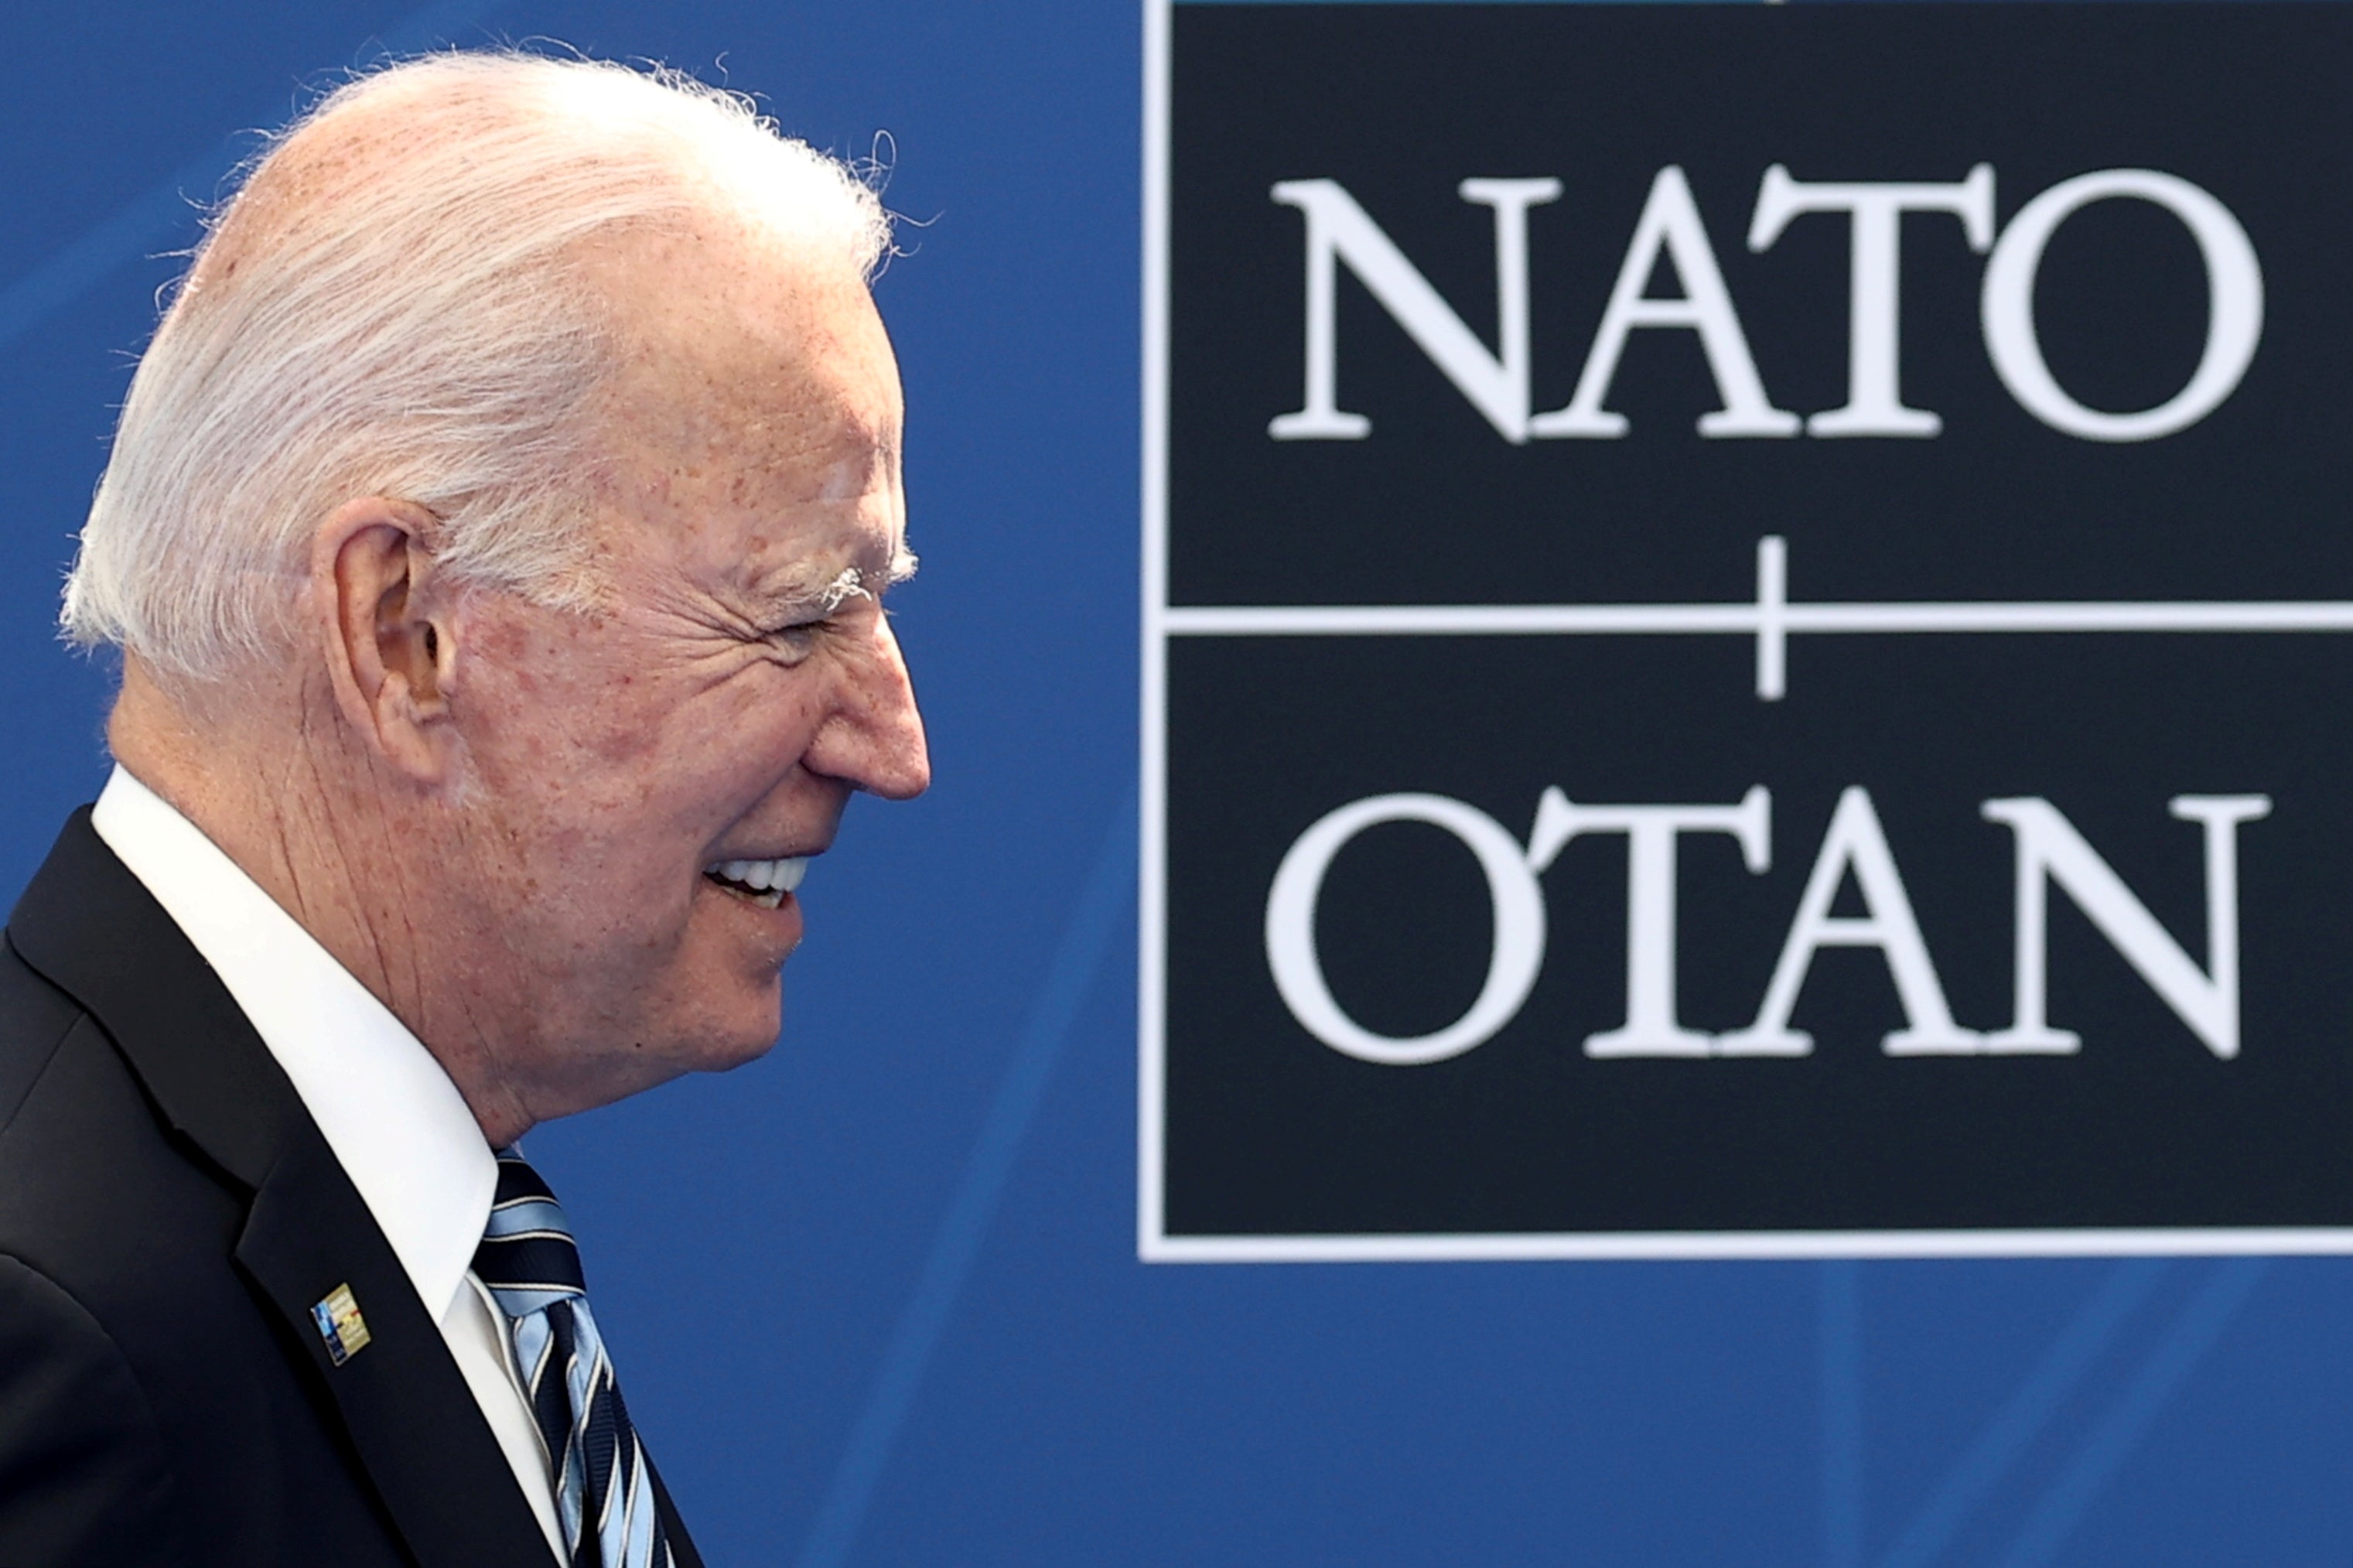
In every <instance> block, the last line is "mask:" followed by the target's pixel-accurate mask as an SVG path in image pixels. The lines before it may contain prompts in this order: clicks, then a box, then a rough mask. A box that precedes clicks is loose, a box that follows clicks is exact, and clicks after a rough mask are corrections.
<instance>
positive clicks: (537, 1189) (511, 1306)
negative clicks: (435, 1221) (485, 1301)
mask: <svg viewBox="0 0 2353 1568" xmlns="http://www.w3.org/2000/svg"><path fill="white" fill-rule="evenodd" d="M474 1275H475V1277H477V1278H479V1279H480V1280H481V1282H482V1283H483V1285H485V1286H487V1287H489V1288H490V1292H491V1297H492V1298H494V1299H496V1300H497V1302H498V1304H499V1307H500V1308H501V1310H502V1311H504V1312H505V1313H506V1315H507V1316H508V1317H510V1318H527V1317H529V1316H531V1315H532V1314H533V1313H534V1312H537V1311H541V1310H543V1308H546V1307H548V1306H549V1305H550V1304H552V1303H554V1302H556V1301H562V1300H565V1299H568V1298H575V1297H579V1296H583V1295H586V1293H587V1285H586V1280H585V1279H584V1278H583V1277H582V1275H581V1273H580V1248H579V1246H578V1245H576V1244H575V1242H574V1241H573V1239H572V1225H571V1224H570V1222H569V1221H567V1220H565V1217H564V1205H563V1204H561V1203H559V1202H556V1201H555V1193H554V1191H553V1190H552V1189H551V1188H549V1186H548V1184H547V1183H546V1182H545V1181H543V1180H542V1179H541V1177H540V1174H539V1172H538V1171H534V1170H533V1169H532V1168H531V1163H530V1161H528V1160H525V1159H523V1157H522V1155H520V1154H518V1153H516V1152H515V1151H514V1150H511V1149H509V1150H501V1151H500V1153H499V1185H498V1191H497V1192H496V1193H495V1194H494V1195H493V1196H492V1198H491V1220H490V1224H489V1225H488V1226H487V1227H486V1228H485V1229H484V1231H483V1233H482V1241H481V1245H480V1246H478V1247H476V1248H475V1249H474Z"/></svg>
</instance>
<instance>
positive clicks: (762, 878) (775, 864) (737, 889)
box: [702, 854, 809, 909]
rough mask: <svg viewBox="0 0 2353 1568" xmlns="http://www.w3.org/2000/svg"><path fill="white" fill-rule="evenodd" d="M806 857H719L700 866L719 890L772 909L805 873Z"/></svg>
mask: <svg viewBox="0 0 2353 1568" xmlns="http://www.w3.org/2000/svg"><path fill="white" fill-rule="evenodd" d="M808 863H809V857H808V856H807V855H805V854H799V855H789V856H786V857H785V858H783V859H780V860H723V861H719V862H717V863H713V864H711V865H706V866H704V867H703V868H702V874H703V875H704V877H706V878H707V879H709V881H710V882H711V883H712V885H715V886H717V887H718V888H720V889H721V890H722V891H723V892H727V893H732V894H733V895H735V896H736V897H738V898H741V899H743V900H744V901H745V902H746V903H749V904H756V905H758V906H760V907H761V908H763V909H774V908H776V906H778V905H780V904H782V903H783V902H784V901H785V895H786V894H787V893H790V892H791V891H792V890H793V889H794V888H796V887H798V886H799V885H801V878H802V877H804V876H806V875H807V874H808Z"/></svg>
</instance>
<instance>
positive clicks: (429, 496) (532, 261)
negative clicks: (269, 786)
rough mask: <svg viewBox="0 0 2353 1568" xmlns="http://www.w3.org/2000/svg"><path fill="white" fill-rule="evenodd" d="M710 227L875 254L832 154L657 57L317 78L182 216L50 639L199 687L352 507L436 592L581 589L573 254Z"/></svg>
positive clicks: (860, 267) (605, 329)
mask: <svg viewBox="0 0 2353 1568" xmlns="http://www.w3.org/2000/svg"><path fill="white" fill-rule="evenodd" d="M710 216H716V217H721V218H723V219H724V220H727V221H730V222H732V223H733V224H735V225H737V226H739V227H743V228H747V229H748V230H749V232H751V233H753V234H754V235H757V236H764V237H769V236H772V237H774V238H776V239H777V240H780V241H782V242H784V243H786V244H787V245H789V246H791V247H792V248H793V250H792V254H793V256H794V258H795V259H796V260H797V261H803V262H804V263H805V264H807V265H810V266H815V267H820V268H824V267H833V266H839V267H843V268H848V269H851V270H854V271H855V273H856V275H857V276H859V277H860V279H870V278H871V275H872V273H873V270H874V268H875V266H876V265H877V263H878V262H879V261H880V260H881V258H882V256H883V255H884V254H885V253H886V252H887V250H888V249H889V245H890V220H889V217H888V216H887V215H886V214H885V213H884V212H883V210H882V207H881V203H880V202H879V200H878V199H877V198H876V196H875V195H874V193H873V192H872V191H871V189H869V188H868V186H867V185H865V184H864V183H862V182H861V181H860V179H859V178H858V177H857V175H856V173H855V171H853V170H852V169H851V168H850V167H849V166H848V165H847V164H843V163H842V162H840V161H839V160H838V159H836V158H833V157H831V156H828V155H827V154H823V153H819V152H818V151H817V150H815V149H813V148H811V147H809V146H807V144H805V143H800V142H796V141H792V140H789V139H786V138H785V137H783V136H781V135H779V134H778V133H777V132H776V128H775V126H774V124H773V123H772V122H769V121H767V120H765V119H762V118H761V117H760V116H759V115H758V114H757V113H756V111H754V108H753V107H752V105H751V104H750V103H749V102H748V101H745V100H744V99H743V98H741V97H738V96H735V95H733V94H731V93H727V92H723V91H720V90H717V89H714V88H711V87H707V86H705V85H703V84H702V83H700V82H696V81H694V80H692V79H688V78H685V77H681V76H679V75H676V74H673V73H670V72H667V71H658V70H638V69H632V68H628V67H624V66H619V65H612V64H607V63H604V62H600V61H590V60H581V59H565V58H545V57H543V56H535V55H524V54H518V53H512V52H504V51H499V52H459V53H448V54H438V55H432V56H428V57H426V58H420V59H414V60H409V61H406V62H404V63H401V64H397V65H394V66H391V67H388V68H386V69H382V70H378V71H376V72H375V73H374V74H371V75H367V76H364V77H361V78H359V79H355V80H353V81H351V82H348V83H346V84H345V85H343V87H341V88H339V89H337V90H335V91H333V92H332V93H331V94H329V95H328V96H327V97H325V98H324V99H322V101H320V102H319V103H318V104H317V105H315V106H314V107H313V108H312V109H311V111H309V112H308V113H307V114H305V115H303V116H302V117H301V120H299V121H298V122H296V123H295V124H294V125H292V126H291V127H290V128H289V129H288V130H287V131H286V132H284V133H283V134H282V135H280V137H279V138H277V139H276V140H275V142H274V143H273V144H272V145H271V147H270V148H269V151H268V153H267V154H266V155H265V156H263V157H261V158H260V159H259V160H258V161H257V162H256V163H255V164H253V166H252V167H251V170H250V172H249V174H248V177H247V179H246V180H245V182H244V185H243V187H242V189H241V190H240V191H239V193H238V194H237V196H235V197H234V198H233V199H231V200H230V201H229V202H228V203H227V206H226V207H223V208H222V209H221V210H220V211H219V213H218V215H217V216H216V218H215V220H214V221H213V222H212V223H210V224H209V225H208V226H207V233H206V238H205V239H204V241H203V243H202V244H201V245H199V246H198V248H197V249H196V251H195V259H194V260H193V262H192V264H191V266H190V268H189V271H188V275H187V279H186V281H185V283H184V284H183V286H182V287H181V289H180V291H179V292H178V294H177V296H176V297H175V298H174V300H173V302H172V303H171V305H170V308H169V309H167V310H166V311H165V312H164V317H163V321H162V323H161V324H160V325H159V326H158V328H157V330H156V333H155V336H154V340H153V343H152V344H150V345H149V347H148V349H147V352H146V354H145V355H143V356H142V359H141V361H140V364H139V368H138V372H137V374H136V375H135V376H133V377H132V383H131V391H130V395H129V397H128V398H127V399H126V400H125V402H124V404H123V408H122V414H121V420H120V422H119V424H118V425H117V428H116V431H115V437H114V448H113V452H112V456H111V460H110V461H109V463H108V465H107V470H106V474H105V477H104V479H103V480H101V481H100V484H99V488H98V493H97V496H96V498H95V500H94V501H93V502H92V503H91V506H90V517H89V521H88V523H87V524H85V526H84V527H83V530H82V534H81V543H80V550H79V556H78V557H77V558H76V560H75V563H74V567H73V572H72V575H71V577H69V580H68V582H67V585H66V591H65V607H64V612H63V616H62V621H63V624H64V628H65V630H66V632H67V634H68V635H69V637H70V638H71V639H72V640H73V641H75V642H77V643H79V644H82V645H84V646H92V645H96V644H99V643H107V642H111V643H114V644H117V645H119V646H121V648H123V649H125V650H127V651H128V652H132V653H134V654H136V655H137V656H138V657H139V658H141V659H142V660H143V661H146V662H149V663H151V664H152V665H153V666H155V667H156V668H157V669H158V670H159V672H164V673H174V674H177V675H180V676H184V677H187V678H190V679H194V680H197V681H214V680H219V679H222V678H224V677H226V676H227V675H229V674H231V673H234V672H235V671H236V670H237V668H238V667H239V666H240V663H241V662H243V661H246V660H249V659H250V658H252V657H253V656H255V655H257V654H262V653H265V652H269V650H270V649H271V648H272V646H273V643H274V641H275V640H277V639H280V638H282V636H283V635H284V634H285V631H286V628H287V626H288V624H289V622H288V617H289V613H290V609H291V608H292V606H293V603H294V601H295V598H296V595H297V594H298V593H299V592H300V590H301V583H302V580H303V577H304V574H305V573H306V571H307V569H308V548H309V539H310V536H311V533H312V531H313V530H314V529H315V528H316V526H317V524H319V523H320V522H321V521H322V520H323V519H324V518H325V517H326V516H327V515H328V514H330V513H332V511H333V510H334V509H335V508H336V507H337V506H339V505H341V504H342V503H344V502H346V501H349V500H353V499H355V498H358V497H362V496H371V495H380V496H385V497H387V498H391V499H395V500H401V501H406V502H410V503H415V504H417V505H418V506H421V507H423V508H424V509H426V510H427V512H429V513H431V514H433V515H434V516H435V517H436V518H438V519H439V521H440V529H439V531H438V535H437V536H436V537H435V538H434V539H433V540H432V541H431V544H432V546H433V548H434V551H435V556H436V559H437V561H438V563H439V564H440V566H441V567H442V568H443V569H444V570H446V571H447V572H448V573H449V574H451V576H452V577H454V578H456V579H457V580H459V581H461V582H465V583H471V584H480V585H485V586H490V587H495V588H504V589H507V590H510V591H513V592H517V593H521V594H523V595H526V596H528V597H530V598H532V599H535V600H537V601H539V602H542V603H549V604H568V605H573V606H585V605H586V604H587V603H589V602H592V601H593V599H594V597H595V592H596V584H595V583H594V582H593V581H592V580H591V571H590V555H589V551H590V548H591V546H592V544H593V541H592V540H590V539H589V538H588V537H587V536H586V534H587V529H586V515H585V511H586V509H585V505H584V496H583V491H582V483H581V480H580V478H579V475H580V472H581V471H582V470H583V469H584V468H585V467H586V463H587V461H588V459H589V457H590V451H591V447H592V445H593V442H594V438H595V433H596V432H595V430H594V429H593V426H594V423H595V421H594V420H593V419H592V418H589V417H588V406H589V404H590V402H591V399H592V397H593V395H594V394H595V393H596V390H597V389H598V387H600V385H601V384H602V382H603V381H604V379H605V377H606V376H607V374H608V373H609V371H610V369H611V368H612V366H613V363H614V355H613V352H612V350H613V347H614V343H615V339H614V334H613V330H612V325H611V320H610V318H611V315H612V313H613V309H614V304H615V302H607V301H600V300H599V299H597V298H596V294H595V291H594V290H593V289H592V288H591V287H590V286H589V284H588V283H587V281H586V276H585V272H584V270H583V269H582V267H581V266H580V265H579V261H580V255H581V251H582V247H583V242H584V241H586V240H588V239H590V238H594V237H597V236H600V235H605V234H608V233H611V232H614V231H617V230H620V229H626V228H641V227H645V226H648V225H671V224H681V223H685V224H691V223H692V221H693V220H694V219H695V218H696V217H710Z"/></svg>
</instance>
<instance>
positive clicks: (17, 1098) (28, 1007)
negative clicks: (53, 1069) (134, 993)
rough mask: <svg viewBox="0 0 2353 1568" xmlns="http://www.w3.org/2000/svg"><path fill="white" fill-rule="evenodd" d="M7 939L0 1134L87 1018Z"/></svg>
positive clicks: (1, 958) (1, 972)
mask: <svg viewBox="0 0 2353 1568" xmlns="http://www.w3.org/2000/svg"><path fill="white" fill-rule="evenodd" d="M5 937H6V933H5V932H0V1133H5V1132H6V1131H7V1130H8V1126H9V1124H10V1123H11V1122H13V1121H15V1120H16V1113H17V1111H19V1110H20V1109H22V1108H23V1107H24V1104H25V1101H26V1099H27V1098H28V1097H30V1096H31V1094H32V1092H33V1086H34V1085H35V1084H37V1083H38V1082H40V1079H41V1075H42V1074H43V1073H44V1072H46V1071H47V1069H48V1065H49V1064H50V1063H51V1062H52V1061H54V1060H55V1059H56V1058H57V1054H58V1048H59V1047H61V1046H62V1045H64V1044H65V1042H66V1038H67V1036H69V1035H70V1034H71V1033H73V1031H74V1025H76V1024H77V1023H79V1022H81V1021H82V1020H84V1019H85V1018H88V1017H89V1016H90V1014H89V1012H87V1011H86V1010H85V1009H84V1008H83V1007H82V1006H81V1004H80V1003H79V1002H78V1001H74V999H73V998H72V997H70V996H69V995H67V994H66V993H65V992H64V991H59V990H58V988H57V987H56V986H54V985H52V984H50V983H49V981H48V980H46V979H45V978H43V977H42V976H41V975H39V974H38V973H37V972H35V970H34V969H33V967H32V966H31V965H30V964H27V963H26V962H25V960H24V959H21V958H19V957H17V956H16V948H13V947H11V946H9V945H8V943H7V942H6V940H5Z"/></svg>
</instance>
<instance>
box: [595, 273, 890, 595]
mask: <svg viewBox="0 0 2353 1568" xmlns="http://www.w3.org/2000/svg"><path fill="white" fill-rule="evenodd" d="M593 265H594V266H595V267H596V270H598V271H600V272H601V274H602V275H601V276H600V277H599V278H598V280H597V281H598V282H599V283H600V285H601V291H603V292H604V293H605V295H606V297H607V300H609V301H610V302H611V308H612V311H613V313H614V326H615V339H616V347H617V359H618V362H617V366H616V368H615V374H614V376H613V377H612V379H611V381H610V382H609V383H608V384H607V387H606V389H605V391H604V393H603V395H602V397H601V399H600V401H601V404H602V408H601V410H600V412H601V415H602V418H601V424H602V433H603V436H604V441H603V443H602V450H601V452H600V460H601V465H602V466H603V467H604V468H605V469H606V470H607V482H608V483H609V484H610V485H611V486H612V487H613V488H614V489H615V490H617V492H618V493H617V495H616V497H615V499H616V500H617V501H619V502H620V503H622V510H624V511H625V512H626V513H628V514H634V515H635V516H636V517H638V518H639V519H641V520H642V521H643V522H644V523H646V524H651V525H653V527H654V528H655V529H656V530H657V531H658V532H659V534H660V535H664V536H666V537H668V538H669V539H670V540H671V541H673V542H674V543H676V544H678V545H680V546H685V547H687V548H688V549H689V550H690V551H691V552H692V553H695V554H699V555H712V554H714V553H715V554H716V555H718V556H726V557H730V558H733V559H734V560H736V561H738V562H740V563H741V564H742V568H743V571H744V574H745V575H747V576H751V577H764V576H767V575H771V574H773V573H774V572H776V571H777V570H780V569H786V568H788V567H791V566H792V565H793V564H794V563H796V562H798V561H801V560H803V559H805V558H806V559H807V561H808V565H809V567H810V568H811V569H816V568H818V567H821V566H822V564H823V562H824V561H827V560H830V561H832V562H833V563H834V565H833V567H832V571H831V572H828V573H826V574H825V575H826V576H827V577H831V576H832V575H835V574H838V573H839V571H840V570H841V569H842V567H847V566H860V567H868V568H880V567H887V564H888V560H889V558H890V557H891V556H893V555H895V554H896V552H897V551H898V549H899V547H900V544H901V539H900V533H901V525H902V518H901V516H900V514H899V508H898V503H897V493H898V475H899V443H900V429H901V421H902V408H901V399H900V390H899V376H898V366H897V362H896V360H895V359H894V358H893V356H892V352H891V344H890V340H889V337H888V335H887V334H885V333H884V331H883V329H882V323H881V318H880V316H879V315H877V313H875V310H874V306H873V302H872V301H871V298H870V297H869V296H868V293H867V291H866V287H865V284H864V282H863V281H862V280H861V279H860V278H859V277H858V275H857V274H856V273H855V272H854V271H852V270H850V269H849V268H848V267H846V266H834V267H820V266H812V265H810V264H808V263H807V262H806V261H802V260H797V259H795V258H793V257H791V256H789V255H786V254H779V253H778V252H777V251H776V249H775V248H774V247H773V246H767V245H762V244H758V243H754V242H749V241H746V240H744V239H743V238H741V237H730V236H724V235H712V234H710V233H697V234H683V235H668V236H660V237H650V238H646V239H643V240H641V241H640V242H638V243H635V244H632V245H630V246H628V247H627V248H626V249H622V250H619V251H617V252H616V253H614V254H611V255H608V256H605V257H600V258H596V260H595V261H594V263H593ZM875 555H879V556H881V557H882V558H881V560H879V561H871V562H870V561H868V560H866V559H864V558H863V557H866V556H875Z"/></svg>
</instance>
